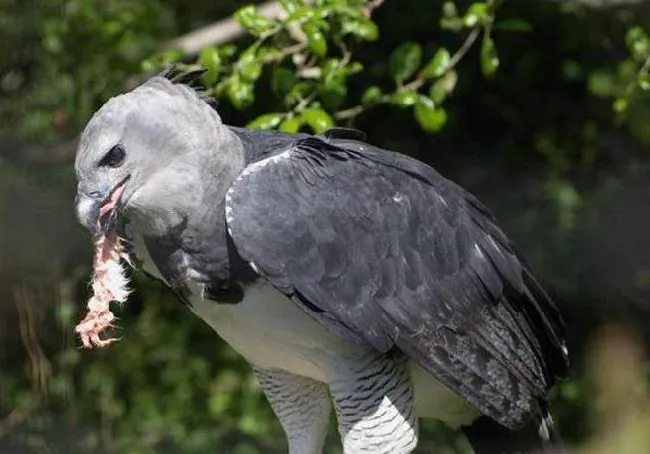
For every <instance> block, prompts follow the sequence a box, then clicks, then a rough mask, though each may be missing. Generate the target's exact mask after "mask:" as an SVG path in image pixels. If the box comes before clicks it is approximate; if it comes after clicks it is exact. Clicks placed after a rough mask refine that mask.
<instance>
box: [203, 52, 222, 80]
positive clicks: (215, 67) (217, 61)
mask: <svg viewBox="0 0 650 454" xmlns="http://www.w3.org/2000/svg"><path fill="white" fill-rule="evenodd" d="M198 63H199V64H200V65H201V66H203V67H205V68H206V69H207V70H208V71H207V72H206V73H205V74H203V80H204V81H205V82H207V83H208V84H211V83H215V82H216V81H217V80H218V78H219V73H220V71H221V56H219V51H218V50H217V48H215V47H206V48H205V49H203V50H202V51H201V53H200V54H199V61H198Z"/></svg>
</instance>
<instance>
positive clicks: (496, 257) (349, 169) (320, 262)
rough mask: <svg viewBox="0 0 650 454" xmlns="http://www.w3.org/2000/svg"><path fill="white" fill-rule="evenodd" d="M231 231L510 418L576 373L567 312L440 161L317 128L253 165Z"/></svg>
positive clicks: (241, 246) (250, 257) (353, 337)
mask: <svg viewBox="0 0 650 454" xmlns="http://www.w3.org/2000/svg"><path fill="white" fill-rule="evenodd" d="M226 220H227V225H228V230H229V234H230V236H231V237H232V240H233V242H234V244H235V246H236V248H237V250H238V252H239V253H240V255H241V256H242V257H243V258H244V259H245V260H246V261H249V262H251V263H252V264H254V267H255V268H256V270H257V271H258V272H259V273H260V274H261V275H262V276H263V278H265V279H266V280H268V281H269V282H270V283H271V284H272V285H273V286H275V287H276V288H277V289H279V290H280V291H282V292H284V293H285V294H286V295H287V296H289V297H290V298H291V299H292V300H293V301H294V302H295V304H297V305H299V306H300V307H301V308H302V309H303V310H305V311H306V312H307V313H308V314H310V315H311V316H312V317H313V318H314V319H315V320H317V321H318V322H319V323H321V324H323V325H325V326H326V327H327V328H328V329H330V330H331V331H333V332H334V333H336V334H337V335H339V336H342V337H344V338H346V339H348V340H349V341H351V342H357V343H362V344H365V345H368V346H371V347H373V348H375V349H377V350H378V351H382V352H385V351H388V350H390V349H392V348H398V349H400V350H401V351H403V352H404V353H405V354H407V355H408V356H409V357H411V358H412V359H414V360H416V361H417V362H419V363H420V364H421V365H422V366H423V367H424V368H425V369H427V370H428V371H429V372H431V373H432V374H434V375H435V376H436V377H437V378H438V379H439V380H440V381H441V382H443V383H444V384H446V385H447V386H448V387H449V388H451V389H452V390H453V391H454V392H456V393H457V394H459V395H460V396H462V397H463V398H464V399H466V400H467V401H468V402H469V403H471V404H472V405H474V406H475V407H477V408H478V409H479V410H480V411H482V412H483V413H484V414H486V415H488V416H490V417H492V418H493V419H495V420H496V421H498V422H499V423H501V424H502V425H504V426H506V427H509V428H513V429H515V428H518V427H520V426H522V425H523V424H525V423H526V422H527V421H529V420H530V419H531V418H532V417H534V416H539V411H540V403H541V402H542V401H543V399H544V397H545V395H546V393H547V391H548V389H549V388H550V387H551V386H552V385H553V384H554V382H555V379H556V378H557V377H563V376H565V375H566V373H567V368H568V358H567V352H566V347H565V343H564V325H563V322H562V319H561V317H560V315H559V314H558V312H557V309H556V308H555V306H554V304H553V303H552V301H551V300H550V299H549V297H548V296H547V295H546V294H545V293H544V291H543V290H542V289H541V287H540V286H539V285H538V283H537V282H536V281H535V279H534V278H533V276H532V275H531V273H530V272H529V270H528V269H527V267H526V265H525V263H524V262H523V259H522V257H521V256H520V255H519V254H518V252H517V251H516V250H515V247H514V246H513V244H512V243H511V241H510V240H509V239H508V238H507V237H506V236H505V234H504V233H503V232H502V231H501V230H500V229H499V228H498V227H497V225H496V224H495V220H494V218H493V217H492V216H491V214H490V213H489V212H488V210H487V209H486V208H485V207H483V206H482V205H481V204H480V203H479V202H478V201H477V200H476V199H475V198H474V197H472V196H471V195H470V194H468V193H467V192H465V191H464V190H462V189H461V188H460V187H459V186H457V185H455V184H454V183H452V182H451V181H449V180H446V179H445V178H443V177H442V176H440V175H439V174H438V173H437V172H435V170H433V169H432V168H431V167H429V166H427V165H425V164H423V163H421V162H419V161H417V160H414V159H411V158H409V157H407V156H404V155H400V154H397V153H393V152H389V151H386V150H381V149H379V148H375V147H372V146H370V145H367V144H365V143H362V142H357V141H354V140H336V139H328V138H325V139H322V138H318V137H309V138H302V139H299V140H296V141H295V142H294V143H292V144H291V145H290V146H289V147H288V148H286V149H285V150H282V151H281V152H279V153H276V154H274V155H273V156H271V157H268V158H266V159H264V160H261V161H258V162H256V163H254V164H251V165H249V166H248V167H247V168H246V169H245V170H244V172H242V174H241V175H240V177H239V178H238V179H237V181H236V182H235V183H234V184H233V185H232V187H231V188H230V190H229V192H228V195H227V197H226Z"/></svg>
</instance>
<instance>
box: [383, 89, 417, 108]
mask: <svg viewBox="0 0 650 454" xmlns="http://www.w3.org/2000/svg"><path fill="white" fill-rule="evenodd" d="M417 100H418V93H417V92H415V91H411V90H404V91H398V92H396V93H393V95H392V96H391V97H390V102H391V103H393V104H395V105H396V106H400V107H408V106H412V105H413V104H415V103H416V102H417Z"/></svg>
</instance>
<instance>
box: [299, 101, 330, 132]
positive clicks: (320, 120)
mask: <svg viewBox="0 0 650 454" xmlns="http://www.w3.org/2000/svg"><path fill="white" fill-rule="evenodd" d="M301 116H302V118H303V120H304V121H305V123H307V124H308V125H309V126H310V127H311V129H313V130H314V132H316V133H319V132H323V131H325V130H327V129H330V128H331V127H332V126H333V125H334V122H333V121H332V117H330V115H329V114H328V113H327V112H325V111H324V110H323V109H321V108H319V107H308V108H306V109H303V111H302V112H301Z"/></svg>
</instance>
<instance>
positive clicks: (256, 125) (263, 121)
mask: <svg viewBox="0 0 650 454" xmlns="http://www.w3.org/2000/svg"><path fill="white" fill-rule="evenodd" d="M285 115H286V114H284V113H282V112H272V113H267V114H264V115H260V116H259V117H257V118H256V119H255V120H253V121H251V122H250V123H248V124H247V125H246V127H247V128H250V129H257V130H260V129H273V128H275V127H276V126H277V125H279V124H280V122H281V121H282V118H284V116H285Z"/></svg>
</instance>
